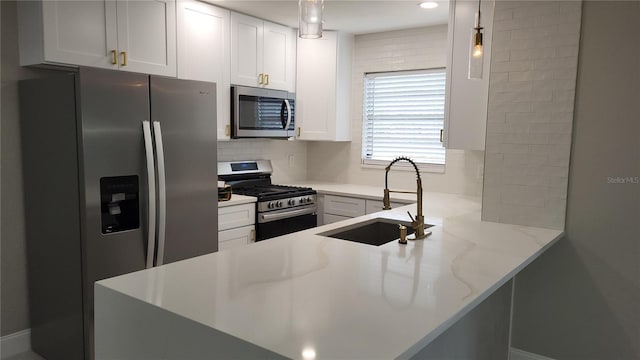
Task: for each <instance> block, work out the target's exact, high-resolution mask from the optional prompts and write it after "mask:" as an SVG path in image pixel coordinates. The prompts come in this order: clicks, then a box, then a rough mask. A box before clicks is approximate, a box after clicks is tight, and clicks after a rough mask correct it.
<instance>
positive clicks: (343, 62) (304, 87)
mask: <svg viewBox="0 0 640 360" xmlns="http://www.w3.org/2000/svg"><path fill="white" fill-rule="evenodd" d="M297 49H298V57H297V62H298V64H297V79H296V83H297V88H296V124H297V126H298V139H300V140H320V141H350V140H351V121H350V119H351V114H350V106H349V105H350V101H351V58H352V51H353V35H349V34H346V33H341V32H336V31H323V32H322V38H320V39H298V47H297Z"/></svg>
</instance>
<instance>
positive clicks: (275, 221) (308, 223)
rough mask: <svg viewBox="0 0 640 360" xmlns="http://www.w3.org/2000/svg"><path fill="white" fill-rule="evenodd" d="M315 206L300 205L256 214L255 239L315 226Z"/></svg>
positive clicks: (316, 219)
mask: <svg viewBox="0 0 640 360" xmlns="http://www.w3.org/2000/svg"><path fill="white" fill-rule="evenodd" d="M316 211H317V206H316V205H311V206H301V207H297V208H293V209H286V210H279V211H270V212H265V213H259V214H258V225H257V229H256V241H261V240H265V239H269V238H272V237H276V236H280V235H286V234H290V233H293V232H296V231H301V230H306V229H311V228H314V227H316V225H317V221H318V216H317V214H316Z"/></svg>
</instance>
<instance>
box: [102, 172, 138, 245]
mask: <svg viewBox="0 0 640 360" xmlns="http://www.w3.org/2000/svg"><path fill="white" fill-rule="evenodd" d="M100 212H101V213H102V233H103V234H111V233H115V232H120V231H125V230H131V229H137V228H138V227H140V205H139V197H138V176H137V175H132V176H114V177H103V178H101V179H100Z"/></svg>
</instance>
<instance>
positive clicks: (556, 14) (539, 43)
mask: <svg viewBox="0 0 640 360" xmlns="http://www.w3.org/2000/svg"><path fill="white" fill-rule="evenodd" d="M581 5H582V3H581V1H497V2H496V7H495V16H494V23H493V26H494V27H493V45H492V46H493V48H492V52H491V74H490V85H489V110H488V120H487V139H486V157H485V176H484V191H483V200H482V219H483V220H487V221H496V222H503V223H509V224H519V225H530V226H539V227H547V228H552V229H563V228H564V222H565V209H566V203H567V180H568V176H569V154H570V148H571V130H572V121H573V103H574V96H575V85H576V71H577V66H578V43H579V41H580V16H581Z"/></svg>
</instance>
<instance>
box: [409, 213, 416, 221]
mask: <svg viewBox="0 0 640 360" xmlns="http://www.w3.org/2000/svg"><path fill="white" fill-rule="evenodd" d="M407 214H409V217H410V218H411V221H413V222H416V219H414V218H413V215H411V213H410V212H409V211H407Z"/></svg>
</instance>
